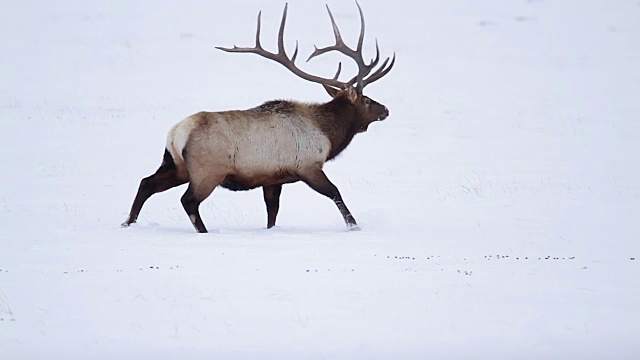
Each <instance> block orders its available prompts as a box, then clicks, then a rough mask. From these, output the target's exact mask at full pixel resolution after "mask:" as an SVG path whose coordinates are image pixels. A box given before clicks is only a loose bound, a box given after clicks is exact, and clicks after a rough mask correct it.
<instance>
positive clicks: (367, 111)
mask: <svg viewBox="0 0 640 360" xmlns="http://www.w3.org/2000/svg"><path fill="white" fill-rule="evenodd" d="M356 5H357V7H358V12H359V13H360V24H361V26H360V36H359V38H358V44H357V46H356V48H355V49H353V48H350V47H349V46H347V45H346V44H345V43H344V41H343V40H342V36H341V35H340V30H339V29H338V26H337V25H336V22H335V19H334V17H333V14H332V13H331V9H329V6H328V5H327V11H328V13H329V18H330V19H331V25H332V27H333V34H334V36H335V44H334V45H331V46H327V47H323V48H318V47H315V51H314V52H313V53H312V54H311V55H310V56H309V58H308V59H307V62H308V61H309V60H311V59H313V58H314V57H316V56H319V55H322V54H325V53H328V52H331V51H337V52H339V53H342V54H343V55H345V56H347V57H349V58H351V59H352V60H354V61H355V63H356V65H357V66H358V73H357V74H356V75H355V76H354V77H352V78H351V79H350V80H349V81H346V82H345V81H340V80H338V78H339V76H340V72H341V70H342V63H338V71H337V72H336V74H335V75H334V76H333V78H331V79H329V78H322V77H319V76H315V75H311V74H309V73H307V72H305V71H303V70H301V69H300V68H298V67H297V66H296V65H295V61H296V57H297V56H298V42H297V41H296V48H295V51H294V53H293V56H291V57H290V58H289V56H288V55H287V53H286V51H285V48H284V27H285V23H286V20H287V8H288V4H285V6H284V11H283V13H282V21H281V22H280V30H279V32H278V52H277V53H271V52H268V51H266V50H265V49H264V48H263V47H262V45H261V44H260V17H261V14H262V12H259V13H258V26H257V30H256V45H255V46H254V47H252V48H247V47H237V46H235V45H234V46H233V48H224V47H216V48H217V49H219V50H223V51H226V52H232V53H253V54H258V55H260V56H262V57H265V58H267V59H271V60H273V61H276V62H277V63H279V64H281V65H282V66H284V67H286V68H287V69H289V70H290V71H291V72H292V73H294V74H295V75H297V76H299V77H301V78H303V79H305V80H308V81H311V82H314V83H319V84H322V86H323V87H324V88H325V90H326V91H327V93H329V95H330V96H331V97H332V98H334V100H337V101H345V100H347V101H349V102H350V103H351V106H352V107H353V110H354V111H355V113H356V116H357V118H358V120H359V122H360V123H361V124H359V128H358V131H360V132H362V131H366V130H367V128H368V126H369V125H370V124H371V123H372V122H374V121H381V120H384V119H386V118H387V116H389V110H388V109H387V107H386V106H384V105H382V104H380V103H378V102H376V101H374V100H372V99H370V98H369V97H367V96H365V95H363V93H362V91H363V90H364V88H365V87H366V86H367V85H369V84H371V83H372V82H374V81H376V80H379V79H380V78H382V77H383V76H385V75H386V74H387V73H389V71H390V70H391V68H392V67H393V65H394V63H395V53H394V54H393V58H392V59H391V62H389V57H387V58H386V59H385V60H384V61H383V62H382V65H380V67H378V69H377V70H375V71H373V70H374V68H375V67H376V66H377V65H378V63H379V60H380V49H379V47H378V41H377V40H376V56H375V58H374V59H372V60H371V61H370V62H369V63H365V61H364V59H363V56H362V46H363V43H364V29H365V24H364V15H363V13H362V8H361V7H360V4H358V2H357V1H356ZM372 71H373V73H372Z"/></svg>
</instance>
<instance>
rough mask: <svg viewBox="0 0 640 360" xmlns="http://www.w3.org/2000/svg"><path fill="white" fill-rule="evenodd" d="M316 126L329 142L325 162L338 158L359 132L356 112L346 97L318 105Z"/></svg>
mask: <svg viewBox="0 0 640 360" xmlns="http://www.w3.org/2000/svg"><path fill="white" fill-rule="evenodd" d="M317 115H318V116H317V120H318V125H319V126H320V129H321V130H322V132H324V133H325V134H326V135H327V137H328V138H329V141H330V142H331V152H330V153H329V157H328V158H327V160H331V159H333V158H335V157H336V156H338V154H340V153H341V152H342V151H343V150H344V149H345V148H346V147H347V146H348V145H349V143H351V140H353V137H354V136H355V135H356V134H357V133H358V132H361V131H362V129H361V127H362V126H361V125H360V123H359V121H358V118H359V116H358V112H357V110H356V108H355V107H354V106H353V105H352V104H351V101H349V99H348V98H347V97H346V96H337V97H335V98H334V99H333V100H331V101H330V102H328V103H326V104H321V105H318V112H317Z"/></svg>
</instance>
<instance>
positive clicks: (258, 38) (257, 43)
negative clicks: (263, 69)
mask: <svg viewBox="0 0 640 360" xmlns="http://www.w3.org/2000/svg"><path fill="white" fill-rule="evenodd" d="M261 17H262V10H260V11H258V30H256V48H258V49H262V45H260V28H261V27H262V26H261V25H260V22H261V21H260V18H261ZM234 47H235V45H234Z"/></svg>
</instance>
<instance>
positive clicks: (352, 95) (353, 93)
mask: <svg viewBox="0 0 640 360" xmlns="http://www.w3.org/2000/svg"><path fill="white" fill-rule="evenodd" d="M346 91H347V96H348V97H349V100H351V102H352V103H355V102H356V100H358V92H357V91H356V88H354V87H353V86H349V88H348V89H347V90H346Z"/></svg>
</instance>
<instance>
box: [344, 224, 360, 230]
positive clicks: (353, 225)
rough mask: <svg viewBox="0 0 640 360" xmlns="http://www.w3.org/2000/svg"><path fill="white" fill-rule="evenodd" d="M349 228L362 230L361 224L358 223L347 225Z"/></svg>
mask: <svg viewBox="0 0 640 360" xmlns="http://www.w3.org/2000/svg"><path fill="white" fill-rule="evenodd" d="M347 228H348V229H349V231H360V230H362V229H361V228H360V226H358V225H356V224H349V225H347Z"/></svg>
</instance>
